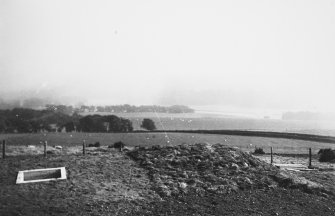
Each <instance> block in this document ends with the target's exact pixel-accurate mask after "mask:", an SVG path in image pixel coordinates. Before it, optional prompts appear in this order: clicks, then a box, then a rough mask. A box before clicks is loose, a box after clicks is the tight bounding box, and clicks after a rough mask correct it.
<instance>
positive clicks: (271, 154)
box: [271, 147, 273, 164]
mask: <svg viewBox="0 0 335 216" xmlns="http://www.w3.org/2000/svg"><path fill="white" fill-rule="evenodd" d="M271 164H273V155H272V147H271Z"/></svg>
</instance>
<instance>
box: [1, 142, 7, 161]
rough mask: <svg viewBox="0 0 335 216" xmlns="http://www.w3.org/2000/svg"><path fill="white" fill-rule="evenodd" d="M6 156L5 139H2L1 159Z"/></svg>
mask: <svg viewBox="0 0 335 216" xmlns="http://www.w3.org/2000/svg"><path fill="white" fill-rule="evenodd" d="M5 158H6V140H3V141H2V159H5Z"/></svg>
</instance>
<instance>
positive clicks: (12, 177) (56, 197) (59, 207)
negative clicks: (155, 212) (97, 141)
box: [0, 149, 159, 215]
mask: <svg viewBox="0 0 335 216" xmlns="http://www.w3.org/2000/svg"><path fill="white" fill-rule="evenodd" d="M62 166H65V167H66V170H67V177H68V179H67V180H60V181H51V182H41V183H29V184H20V185H16V184H15V181H16V177H17V173H18V171H20V170H29V169H40V168H52V167H62ZM0 167H1V169H0V185H1V186H0V215H116V214H120V215H122V214H126V213H127V212H128V211H129V209H136V208H138V207H136V206H137V205H136V203H137V202H139V201H140V202H141V204H142V203H146V202H148V201H151V200H155V199H157V198H159V196H158V195H157V194H155V193H154V192H153V191H151V190H150V189H149V185H150V184H149V179H148V177H147V171H145V170H143V169H141V168H139V167H138V166H137V165H136V164H135V163H134V162H133V161H132V160H131V159H129V158H128V157H127V156H125V155H124V154H122V153H119V152H116V151H114V150H109V149H107V150H106V149H96V150H95V151H91V152H89V153H88V154H87V155H85V156H82V155H53V156H49V157H48V158H46V159H45V158H43V157H42V156H19V157H8V158H7V159H6V160H2V161H1V162H0Z"/></svg>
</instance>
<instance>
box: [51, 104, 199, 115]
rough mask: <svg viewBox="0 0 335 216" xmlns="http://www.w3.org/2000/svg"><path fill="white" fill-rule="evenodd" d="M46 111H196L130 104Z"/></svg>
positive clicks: (53, 107) (181, 106)
mask: <svg viewBox="0 0 335 216" xmlns="http://www.w3.org/2000/svg"><path fill="white" fill-rule="evenodd" d="M46 109H47V110H50V111H53V112H62V113H65V114H68V115H70V114H72V113H76V112H77V113H83V112H111V113H135V112H142V113H143V112H157V113H193V112H194V110H193V109H191V108H189V107H187V106H183V105H174V106H169V107H164V106H154V105H152V106H133V105H129V104H124V105H113V106H84V105H83V106H81V107H77V108H75V107H73V106H65V105H51V104H47V105H46Z"/></svg>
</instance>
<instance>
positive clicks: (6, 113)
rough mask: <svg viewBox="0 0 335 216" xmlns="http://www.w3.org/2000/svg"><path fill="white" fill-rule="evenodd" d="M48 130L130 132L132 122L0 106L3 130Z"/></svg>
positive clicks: (113, 116)
mask: <svg viewBox="0 0 335 216" xmlns="http://www.w3.org/2000/svg"><path fill="white" fill-rule="evenodd" d="M42 131H48V132H61V131H63V132H72V131H78V132H130V131H133V126H132V122H131V121H130V120H128V119H125V118H120V117H118V116H115V115H106V116H100V115H87V116H81V115H79V114H78V113H76V112H75V113H73V114H72V115H69V114H65V113H63V112H58V111H53V110H50V109H46V110H33V109H25V108H14V109H12V110H0V132H1V133H37V132H42Z"/></svg>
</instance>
